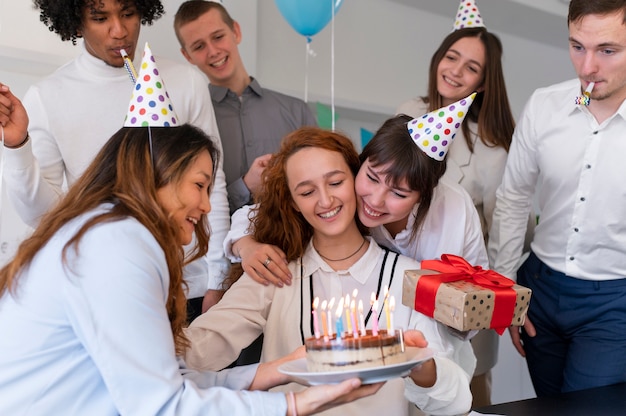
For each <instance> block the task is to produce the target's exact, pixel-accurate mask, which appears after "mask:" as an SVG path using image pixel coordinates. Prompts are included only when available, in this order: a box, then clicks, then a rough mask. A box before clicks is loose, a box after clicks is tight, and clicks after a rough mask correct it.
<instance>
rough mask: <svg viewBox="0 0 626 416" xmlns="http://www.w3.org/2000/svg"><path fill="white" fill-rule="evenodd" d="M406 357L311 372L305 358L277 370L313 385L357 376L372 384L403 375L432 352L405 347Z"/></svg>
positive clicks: (338, 381) (331, 382) (288, 363)
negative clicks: (398, 360) (399, 360)
mask: <svg viewBox="0 0 626 416" xmlns="http://www.w3.org/2000/svg"><path fill="white" fill-rule="evenodd" d="M406 355H407V357H411V359H410V360H408V361H406V362H404V363H400V364H392V365H384V366H380V367H372V368H361V369H357V370H348V371H326V372H320V373H311V372H309V371H308V370H307V367H306V358H300V359H299V360H294V361H289V362H287V363H285V364H282V365H281V366H280V367H278V371H280V372H281V373H283V374H287V375H289V376H292V377H294V378H296V379H298V380H299V381H300V382H301V383H302V384H305V385H311V386H315V385H317V384H336V383H341V382H342V381H344V380H347V379H349V378H354V377H357V378H359V379H361V382H362V383H363V384H373V383H378V382H381V381H386V380H389V379H392V378H396V377H404V376H406V375H408V374H409V373H410V372H411V369H412V368H413V367H415V366H416V365H418V364H419V363H421V362H423V361H426V360H428V359H429V358H431V357H432V356H433V355H434V353H433V351H432V350H431V349H430V348H415V347H406Z"/></svg>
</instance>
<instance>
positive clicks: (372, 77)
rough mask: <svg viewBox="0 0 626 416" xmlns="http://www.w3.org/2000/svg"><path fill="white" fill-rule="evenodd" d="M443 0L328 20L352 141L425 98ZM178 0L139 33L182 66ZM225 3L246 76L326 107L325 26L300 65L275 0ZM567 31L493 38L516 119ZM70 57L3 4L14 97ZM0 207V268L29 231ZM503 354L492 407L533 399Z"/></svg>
mask: <svg viewBox="0 0 626 416" xmlns="http://www.w3.org/2000/svg"><path fill="white" fill-rule="evenodd" d="M432 1H435V0H432ZM436 1H444V0H436ZM445 1H447V2H449V3H450V9H451V14H450V18H448V17H445V16H442V15H439V14H433V13H429V12H425V11H422V10H420V9H417V8H416V7H412V6H407V5H403V4H400V3H398V2H395V1H392V0H344V4H343V5H342V7H341V9H340V10H339V12H338V14H337V16H336V18H335V22H334V23H335V34H334V44H335V65H334V74H335V82H334V99H335V104H336V112H337V115H338V117H339V119H338V122H337V129H338V130H341V131H344V132H346V133H347V134H349V135H350V136H351V137H352V138H353V140H354V141H355V142H356V143H357V144H358V143H359V140H360V139H359V129H360V128H361V127H363V128H366V129H369V130H375V129H376V128H377V127H378V126H379V125H380V123H381V122H382V121H383V120H384V119H385V118H386V117H387V116H389V115H391V114H393V112H394V110H395V108H396V106H397V105H398V104H400V103H401V102H403V101H405V100H407V99H409V98H411V97H413V96H415V95H421V94H423V93H424V91H425V89H426V80H427V70H428V64H429V60H430V57H431V55H432V53H433V52H434V50H435V48H436V47H437V45H438V43H439V42H440V40H441V39H442V38H443V37H444V36H445V35H447V33H449V30H450V29H451V25H452V21H453V19H452V17H453V14H454V11H455V10H456V7H457V5H458V0H445ZM498 1H504V0H498ZM180 3H181V1H180V0H165V1H163V4H164V6H165V9H166V16H165V17H164V18H163V19H161V20H160V21H158V22H157V23H156V24H155V25H154V26H152V27H148V28H146V29H144V30H143V32H142V40H147V41H149V42H150V45H151V48H152V50H153V51H154V53H155V54H157V55H164V56H168V57H170V58H173V59H177V60H180V61H181V62H184V60H183V58H182V57H181V55H180V53H179V51H178V45H177V42H176V40H175V37H174V34H173V29H172V19H173V15H174V13H175V11H176V8H177V7H178V5H179V4H180ZM223 3H224V4H225V6H226V7H227V8H229V10H230V11H231V13H232V15H233V17H234V18H235V19H237V20H238V21H239V22H240V23H241V25H242V29H243V43H242V45H241V49H242V55H243V58H244V62H245V64H246V66H247V68H248V70H249V72H250V73H251V74H253V75H255V76H256V77H257V78H259V80H260V81H261V82H262V84H263V85H264V86H266V87H268V88H273V89H276V90H279V91H282V92H285V93H288V94H292V95H295V96H299V97H304V80H305V73H308V88H309V103H311V104H313V103H314V102H315V101H320V102H323V103H325V104H327V105H330V104H331V54H330V51H331V27H330V25H329V26H327V27H326V28H325V29H324V30H322V31H321V32H320V33H319V34H318V35H316V36H315V37H314V38H313V42H312V44H311V46H312V49H313V50H314V51H315V54H316V56H315V57H311V58H310V60H309V67H308V69H306V68H305V47H306V45H305V39H304V38H303V37H302V36H301V35H299V34H298V33H296V32H295V31H294V30H293V29H292V28H291V27H290V26H289V25H288V24H287V22H286V21H285V20H284V19H283V18H282V16H281V15H280V13H279V11H278V9H277V7H276V5H275V3H274V1H273V0H224V1H223ZM485 4H487V2H486V1H485ZM481 12H482V14H483V17H485V21H487V22H488V21H489V19H491V20H492V21H493V20H494V19H497V17H496V16H489V19H487V16H488V14H489V9H488V8H486V7H485V6H484V5H482V3H481ZM503 18H504V17H503ZM506 18H511V17H510V16H506ZM565 27H566V26H565V24H563V48H557V47H554V46H550V45H548V44H544V43H542V42H536V41H531V40H528V39H525V38H521V37H519V36H513V35H510V34H507V33H498V35H499V36H500V38H501V40H502V42H503V45H504V51H505V55H504V67H505V75H506V81H507V88H508V92H509V97H510V100H511V105H512V108H513V111H514V113H515V114H516V115H518V114H519V113H520V111H521V110H522V108H523V105H524V103H525V101H526V99H527V98H528V96H529V95H530V93H531V92H532V91H533V90H534V89H535V88H537V87H539V86H545V85H549V84H551V83H554V82H557V81H560V80H563V79H565V78H568V77H573V76H574V73H573V70H572V68H571V65H570V62H569V58H568V55H567V49H566V46H567V34H566V32H565ZM529 30H532V22H529ZM76 53H77V48H76V47H73V46H72V45H71V44H70V43H68V42H65V43H63V42H60V40H59V39H58V38H57V37H56V35H54V34H52V33H50V32H49V31H48V30H47V28H46V27H44V25H43V24H41V23H40V22H39V17H38V12H36V11H35V10H33V9H32V6H31V2H30V1H27V0H20V1H9V0H0V82H3V83H7V84H9V85H10V86H11V87H12V88H13V90H14V91H15V92H16V93H17V95H18V96H23V94H24V92H25V91H26V89H27V88H28V86H29V85H30V84H32V83H33V82H35V81H36V80H38V79H39V78H41V77H42V76H44V75H45V74H47V73H49V72H51V71H52V70H53V69H54V68H56V67H58V66H59V65H60V64H62V63H63V62H65V61H67V60H69V59H70V58H71V57H73V56H74V55H75V54H76ZM68 111H71V109H68ZM6 201H7V199H6V196H3V198H2V202H3V204H2V211H1V216H2V218H1V222H0V226H1V227H2V228H0V262H4V261H6V260H7V259H8V258H9V257H10V255H11V254H12V253H13V251H14V250H15V248H16V246H17V242H18V241H19V240H20V239H21V238H22V237H23V236H24V234H25V233H26V232H27V231H26V230H25V229H24V228H23V226H19V220H17V215H16V214H15V212H14V211H13V209H12V207H11V206H10V204H8V203H7V202H6ZM500 348H501V355H500V361H499V364H498V366H497V367H496V369H495V371H494V387H493V393H494V401H495V402H502V401H510V400H516V399H522V398H527V397H532V396H533V395H534V392H533V391H532V387H531V386H530V382H529V378H528V373H527V371H526V368H525V364H524V361H523V360H522V359H521V358H520V357H519V356H518V355H517V353H516V352H514V351H513V349H512V346H511V344H510V340H509V336H508V334H505V335H504V336H503V337H502V338H501V347H500Z"/></svg>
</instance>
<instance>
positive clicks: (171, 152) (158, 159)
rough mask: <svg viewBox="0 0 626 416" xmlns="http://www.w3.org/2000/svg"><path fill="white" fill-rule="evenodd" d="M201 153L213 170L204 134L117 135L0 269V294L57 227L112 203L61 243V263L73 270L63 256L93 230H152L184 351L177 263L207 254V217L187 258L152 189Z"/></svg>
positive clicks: (158, 130) (176, 130)
mask: <svg viewBox="0 0 626 416" xmlns="http://www.w3.org/2000/svg"><path fill="white" fill-rule="evenodd" d="M150 133H151V136H152V143H150V139H149V134H150ZM151 148H152V152H151ZM204 150H206V151H208V152H209V154H210V155H211V158H212V160H213V161H214V166H213V169H214V171H215V166H216V165H217V161H218V160H219V154H218V150H217V148H216V147H215V145H214V144H213V142H212V141H211V139H210V138H209V137H208V136H207V135H206V134H204V133H203V132H202V131H201V130H199V129H197V128H195V127H193V126H190V125H188V124H185V125H182V126H179V127H152V128H150V132H149V130H148V129H147V128H128V127H124V128H122V129H120V130H118V131H117V132H116V133H115V134H114V135H113V136H112V137H111V139H109V141H108V142H107V143H106V144H105V145H104V147H103V148H102V149H101V150H100V152H99V153H98V155H97V156H96V157H95V159H94V160H93V162H92V163H91V164H90V165H89V167H88V168H87V170H86V171H85V172H84V174H83V175H82V176H81V177H80V178H79V179H78V181H77V182H76V183H75V184H74V185H73V186H72V187H71V188H70V189H69V190H68V192H67V194H66V196H65V197H64V198H63V199H62V200H61V201H60V202H59V203H58V204H57V205H56V206H55V207H54V208H53V209H52V210H51V211H49V213H48V214H46V215H45V216H44V217H43V218H42V219H41V222H40V225H39V226H38V227H37V229H36V230H35V231H34V232H33V234H32V236H30V237H29V238H28V239H26V240H25V241H24V242H23V243H22V244H20V246H19V248H18V250H17V253H16V255H15V257H14V258H13V260H12V261H11V262H10V263H8V264H7V265H6V266H5V267H3V268H2V270H0V297H2V296H3V295H5V293H6V292H7V291H10V292H11V293H12V294H15V289H16V287H17V282H18V280H19V279H20V278H21V276H22V273H21V272H22V270H24V269H25V268H26V267H27V266H28V265H29V264H30V263H31V261H32V260H33V258H34V257H35V256H36V255H37V253H38V252H39V251H40V250H41V249H42V248H43V247H44V246H45V245H46V243H47V242H48V241H50V239H51V238H52V237H53V236H54V235H55V234H56V233H57V232H58V231H59V230H60V229H61V228H63V227H64V226H65V225H66V224H67V223H69V222H70V221H71V220H73V219H74V218H76V217H78V216H80V215H82V214H85V213H87V212H90V211H92V210H94V209H96V208H97V207H98V206H100V205H101V204H104V203H110V204H112V205H113V207H112V208H111V210H110V211H107V212H104V213H102V214H99V215H96V216H94V217H92V218H91V219H89V220H88V221H87V222H85V224H83V225H82V226H81V228H80V229H79V230H78V232H77V233H76V234H75V235H74V236H73V237H72V238H70V239H69V241H68V242H67V243H66V244H65V246H64V248H63V255H62V261H63V264H64V265H65V266H66V267H69V268H71V264H68V254H69V251H70V250H72V251H73V253H75V254H76V255H79V245H80V242H81V239H82V237H83V236H84V235H85V234H86V233H87V232H88V231H89V230H90V229H91V228H92V227H94V226H96V225H98V224H102V223H107V222H113V221H119V220H122V219H124V218H128V217H132V218H135V219H136V220H137V221H139V222H140V223H141V224H142V225H143V226H144V227H146V228H147V229H148V230H149V231H150V233H151V234H152V235H153V236H154V238H155V239H156V240H157V242H158V243H159V245H160V246H161V249H162V250H163V253H164V254H165V258H166V260H167V265H168V271H169V277H170V282H169V291H168V297H167V302H166V308H167V312H168V316H169V319H170V323H171V327H172V334H173V335H174V342H175V346H176V351H177V353H180V352H182V351H183V349H184V348H185V347H186V346H187V345H188V340H187V338H186V337H185V336H184V333H183V327H184V325H185V323H186V307H187V306H186V299H185V292H184V289H185V286H184V285H185V283H184V280H183V265H184V263H185V262H191V261H193V260H195V259H198V258H200V257H202V256H203V255H204V254H206V252H207V250H208V241H209V227H208V224H207V221H206V216H202V217H201V218H200V220H199V221H198V224H197V225H196V227H195V234H196V240H197V244H196V246H195V248H194V249H193V250H192V252H191V253H190V255H189V256H188V258H187V259H185V256H184V252H183V248H182V246H181V245H180V244H176V243H174V242H175V241H178V240H179V238H178V231H177V228H178V227H177V226H176V225H175V224H173V223H172V221H171V220H170V219H169V214H168V213H167V212H166V211H165V210H164V209H163V208H162V206H161V205H160V204H159V202H158V199H157V190H158V189H160V188H162V187H163V186H165V185H167V184H168V183H173V184H176V183H177V182H178V181H179V180H180V178H181V176H182V175H183V174H184V173H185V171H186V170H187V169H188V167H189V166H190V165H191V164H192V163H193V162H194V161H195V159H196V158H197V157H198V155H199V154H200V153H201V152H202V151H204ZM213 176H215V175H213ZM70 258H71V256H70ZM27 278H29V279H32V278H35V279H36V278H44V276H41V277H39V276H28V277H27Z"/></svg>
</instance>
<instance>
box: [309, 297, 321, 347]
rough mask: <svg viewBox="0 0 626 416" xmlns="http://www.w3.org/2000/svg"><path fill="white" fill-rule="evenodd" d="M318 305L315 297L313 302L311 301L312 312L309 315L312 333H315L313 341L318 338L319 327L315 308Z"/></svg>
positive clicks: (318, 299)
mask: <svg viewBox="0 0 626 416" xmlns="http://www.w3.org/2000/svg"><path fill="white" fill-rule="evenodd" d="M319 304H320V298H318V297H317V296H316V297H315V300H314V301H313V311H311V313H312V314H313V331H314V332H315V339H319V337H320V325H319V320H318V318H317V307H318V306H319Z"/></svg>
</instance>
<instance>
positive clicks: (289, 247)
mask: <svg viewBox="0 0 626 416" xmlns="http://www.w3.org/2000/svg"><path fill="white" fill-rule="evenodd" d="M307 147H316V148H320V149H326V150H330V151H332V152H337V153H340V154H341V155H342V156H343V158H344V160H345V161H346V163H347V164H348V167H349V168H350V171H351V172H352V176H353V177H355V176H356V174H357V172H358V171H359V166H360V163H359V155H358V153H357V151H356V149H355V148H354V144H352V141H350V139H349V138H347V137H346V136H344V135H342V134H339V133H336V132H332V131H329V130H324V129H321V128H318V127H302V128H300V129H298V130H295V131H293V132H292V133H290V134H288V135H287V136H285V137H284V138H283V141H282V143H281V146H280V149H279V150H278V152H277V153H275V154H274V156H273V157H272V158H271V159H270V161H269V162H268V166H267V167H266V168H265V170H264V171H263V191H262V192H260V194H259V197H258V198H257V201H256V202H257V203H258V204H257V206H256V208H255V209H253V210H252V211H251V221H252V224H251V226H252V229H253V230H254V233H253V235H254V239H255V240H256V241H259V242H261V243H266V244H273V245H275V246H278V247H280V248H281V249H282V250H283V251H284V252H285V254H286V256H287V261H292V260H295V259H297V258H299V257H300V256H302V254H303V253H304V250H305V249H306V246H307V244H308V243H309V240H310V239H311V237H312V236H313V227H312V226H311V225H310V224H309V223H308V222H307V221H306V220H305V219H304V217H303V216H302V214H301V213H300V212H298V211H297V210H296V209H295V208H294V205H293V199H292V198H291V193H290V192H289V186H288V184H287V175H286V173H285V165H286V164H287V160H288V159H289V158H290V157H291V156H292V155H293V154H295V153H296V152H298V151H299V150H302V149H305V148H307ZM356 221H357V224H358V226H359V230H360V231H361V233H363V234H364V235H365V234H367V229H366V227H364V226H363V225H362V224H361V223H360V222H359V221H358V218H356Z"/></svg>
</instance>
